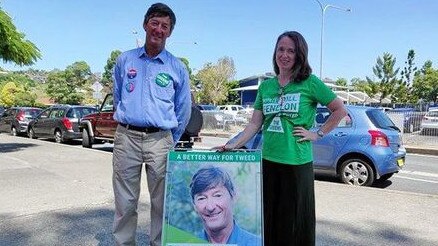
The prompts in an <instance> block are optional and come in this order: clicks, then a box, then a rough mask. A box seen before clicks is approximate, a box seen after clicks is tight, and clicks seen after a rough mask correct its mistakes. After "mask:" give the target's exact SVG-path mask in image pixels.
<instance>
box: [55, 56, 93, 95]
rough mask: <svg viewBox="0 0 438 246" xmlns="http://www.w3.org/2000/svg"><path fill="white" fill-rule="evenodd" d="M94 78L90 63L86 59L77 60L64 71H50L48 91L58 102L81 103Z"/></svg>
mask: <svg viewBox="0 0 438 246" xmlns="http://www.w3.org/2000/svg"><path fill="white" fill-rule="evenodd" d="M92 79H93V77H92V74H91V71H90V67H89V66H88V64H87V63H86V62H84V61H80V62H75V63H73V64H72V65H70V66H68V67H67V68H66V69H65V70H64V71H59V70H55V71H52V72H50V73H49V76H48V78H47V89H46V92H47V94H48V95H49V96H50V98H51V99H53V100H54V101H55V102H56V103H65V104H80V103H81V102H82V100H83V99H84V91H87V88H86V87H87V86H88V87H89V85H91V81H92Z"/></svg>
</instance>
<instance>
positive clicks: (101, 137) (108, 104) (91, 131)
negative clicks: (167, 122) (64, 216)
mask: <svg viewBox="0 0 438 246" xmlns="http://www.w3.org/2000/svg"><path fill="white" fill-rule="evenodd" d="M113 114H114V108H113V95H112V94H108V95H106V97H105V100H104V101H103V103H102V105H101V107H100V110H99V112H97V113H94V114H90V115H87V116H85V117H84V118H82V119H81V123H80V126H79V128H80V131H81V132H82V146H83V147H86V148H91V147H92V146H93V144H95V143H104V142H110V143H112V142H113V141H114V134H115V132H116V128H117V125H118V123H117V122H116V121H115V120H114V119H113ZM201 127H202V113H201V111H200V110H199V109H198V107H197V106H196V105H193V106H192V115H191V117H190V121H189V124H188V125H187V127H186V129H185V132H184V133H183V135H182V136H181V139H180V140H179V142H178V144H177V146H176V147H177V148H191V147H192V146H193V144H194V142H200V141H201V138H200V137H199V132H200V131H201Z"/></svg>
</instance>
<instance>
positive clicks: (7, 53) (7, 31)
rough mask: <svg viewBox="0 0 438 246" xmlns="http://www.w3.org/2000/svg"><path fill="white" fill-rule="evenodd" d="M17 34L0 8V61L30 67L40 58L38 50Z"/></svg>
mask: <svg viewBox="0 0 438 246" xmlns="http://www.w3.org/2000/svg"><path fill="white" fill-rule="evenodd" d="M24 38H25V35H24V34H23V33H20V32H18V30H17V29H16V27H15V25H14V24H13V23H12V20H11V18H10V17H9V15H8V14H7V13H6V12H4V11H3V10H2V9H1V8H0V40H1V42H0V59H2V60H3V61H4V62H13V63H15V64H17V65H20V66H23V65H32V64H34V63H35V62H36V61H37V60H38V59H40V58H41V53H40V51H39V49H38V48H37V47H36V46H35V45H34V44H33V43H32V42H30V41H29V40H25V39H24Z"/></svg>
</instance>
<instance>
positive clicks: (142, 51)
mask: <svg viewBox="0 0 438 246" xmlns="http://www.w3.org/2000/svg"><path fill="white" fill-rule="evenodd" d="M167 53H168V51H167V50H166V49H165V48H164V49H163V50H162V51H161V52H160V53H159V54H158V55H156V56H155V57H152V58H149V59H152V60H158V61H160V62H161V63H166V62H167V60H168V56H167ZM138 57H148V55H147V54H146V47H145V46H143V47H139V48H138Z"/></svg>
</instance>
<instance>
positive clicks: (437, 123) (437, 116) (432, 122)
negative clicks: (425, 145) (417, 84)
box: [420, 108, 438, 135]
mask: <svg viewBox="0 0 438 246" xmlns="http://www.w3.org/2000/svg"><path fill="white" fill-rule="evenodd" d="M420 133H421V134H422V135H425V134H430V135H438V108H437V109H431V110H429V111H428V112H427V113H426V114H425V115H424V117H423V120H422V121H421V132H420Z"/></svg>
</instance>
